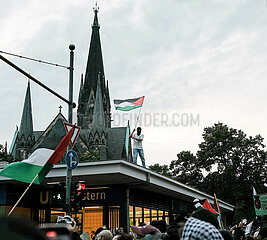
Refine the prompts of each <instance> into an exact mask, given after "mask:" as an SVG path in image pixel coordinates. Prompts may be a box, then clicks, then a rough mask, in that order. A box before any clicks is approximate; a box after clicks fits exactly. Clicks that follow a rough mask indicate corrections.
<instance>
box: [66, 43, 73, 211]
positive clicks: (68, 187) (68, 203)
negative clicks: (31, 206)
mask: <svg viewBox="0 0 267 240" xmlns="http://www.w3.org/2000/svg"><path fill="white" fill-rule="evenodd" d="M69 49H70V66H69V102H71V103H72V102H73V70H74V69H73V62H74V52H73V51H74V49H75V46H74V45H73V44H71V45H69ZM72 113H73V105H72V104H69V116H68V121H69V123H70V124H72V115H73V114H72ZM71 177H72V170H71V169H69V168H68V167H67V176H66V206H67V214H68V215H71V201H70V195H71Z"/></svg>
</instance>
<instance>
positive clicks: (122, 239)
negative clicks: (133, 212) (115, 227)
mask: <svg viewBox="0 0 267 240" xmlns="http://www.w3.org/2000/svg"><path fill="white" fill-rule="evenodd" d="M132 239H133V237H132V236H131V235H130V234H127V233H123V234H121V235H118V237H117V240H132Z"/></svg>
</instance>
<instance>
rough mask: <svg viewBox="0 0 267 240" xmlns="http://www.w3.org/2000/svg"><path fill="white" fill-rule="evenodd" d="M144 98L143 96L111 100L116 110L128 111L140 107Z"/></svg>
mask: <svg viewBox="0 0 267 240" xmlns="http://www.w3.org/2000/svg"><path fill="white" fill-rule="evenodd" d="M144 98H145V96H143V97H140V98H132V99H125V100H119V99H115V100H113V102H114V105H115V108H116V110H121V111H130V110H133V109H136V108H140V107H142V105H143V101H144Z"/></svg>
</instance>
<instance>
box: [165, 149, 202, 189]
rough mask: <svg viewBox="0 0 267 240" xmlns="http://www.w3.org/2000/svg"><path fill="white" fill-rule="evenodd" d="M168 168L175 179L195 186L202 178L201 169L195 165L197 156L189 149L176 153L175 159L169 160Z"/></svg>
mask: <svg viewBox="0 0 267 240" xmlns="http://www.w3.org/2000/svg"><path fill="white" fill-rule="evenodd" d="M170 170H171V173H172V176H173V178H174V179H175V180H177V181H179V182H182V183H184V184H187V185H189V186H192V187H195V186H197V185H198V184H199V183H200V182H201V181H202V180H203V175H202V172H201V169H200V168H198V167H197V158H196V156H195V155H194V154H193V153H191V152H190V151H182V152H180V153H178V154H177V160H173V161H171V164H170Z"/></svg>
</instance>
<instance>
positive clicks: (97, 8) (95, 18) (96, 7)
mask: <svg viewBox="0 0 267 240" xmlns="http://www.w3.org/2000/svg"><path fill="white" fill-rule="evenodd" d="M93 9H94V12H95V17H94V23H93V25H92V28H94V27H96V28H98V29H99V28H100V25H99V24H98V18H97V13H98V10H99V7H98V6H97V2H96V3H95V7H94V8H93Z"/></svg>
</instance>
